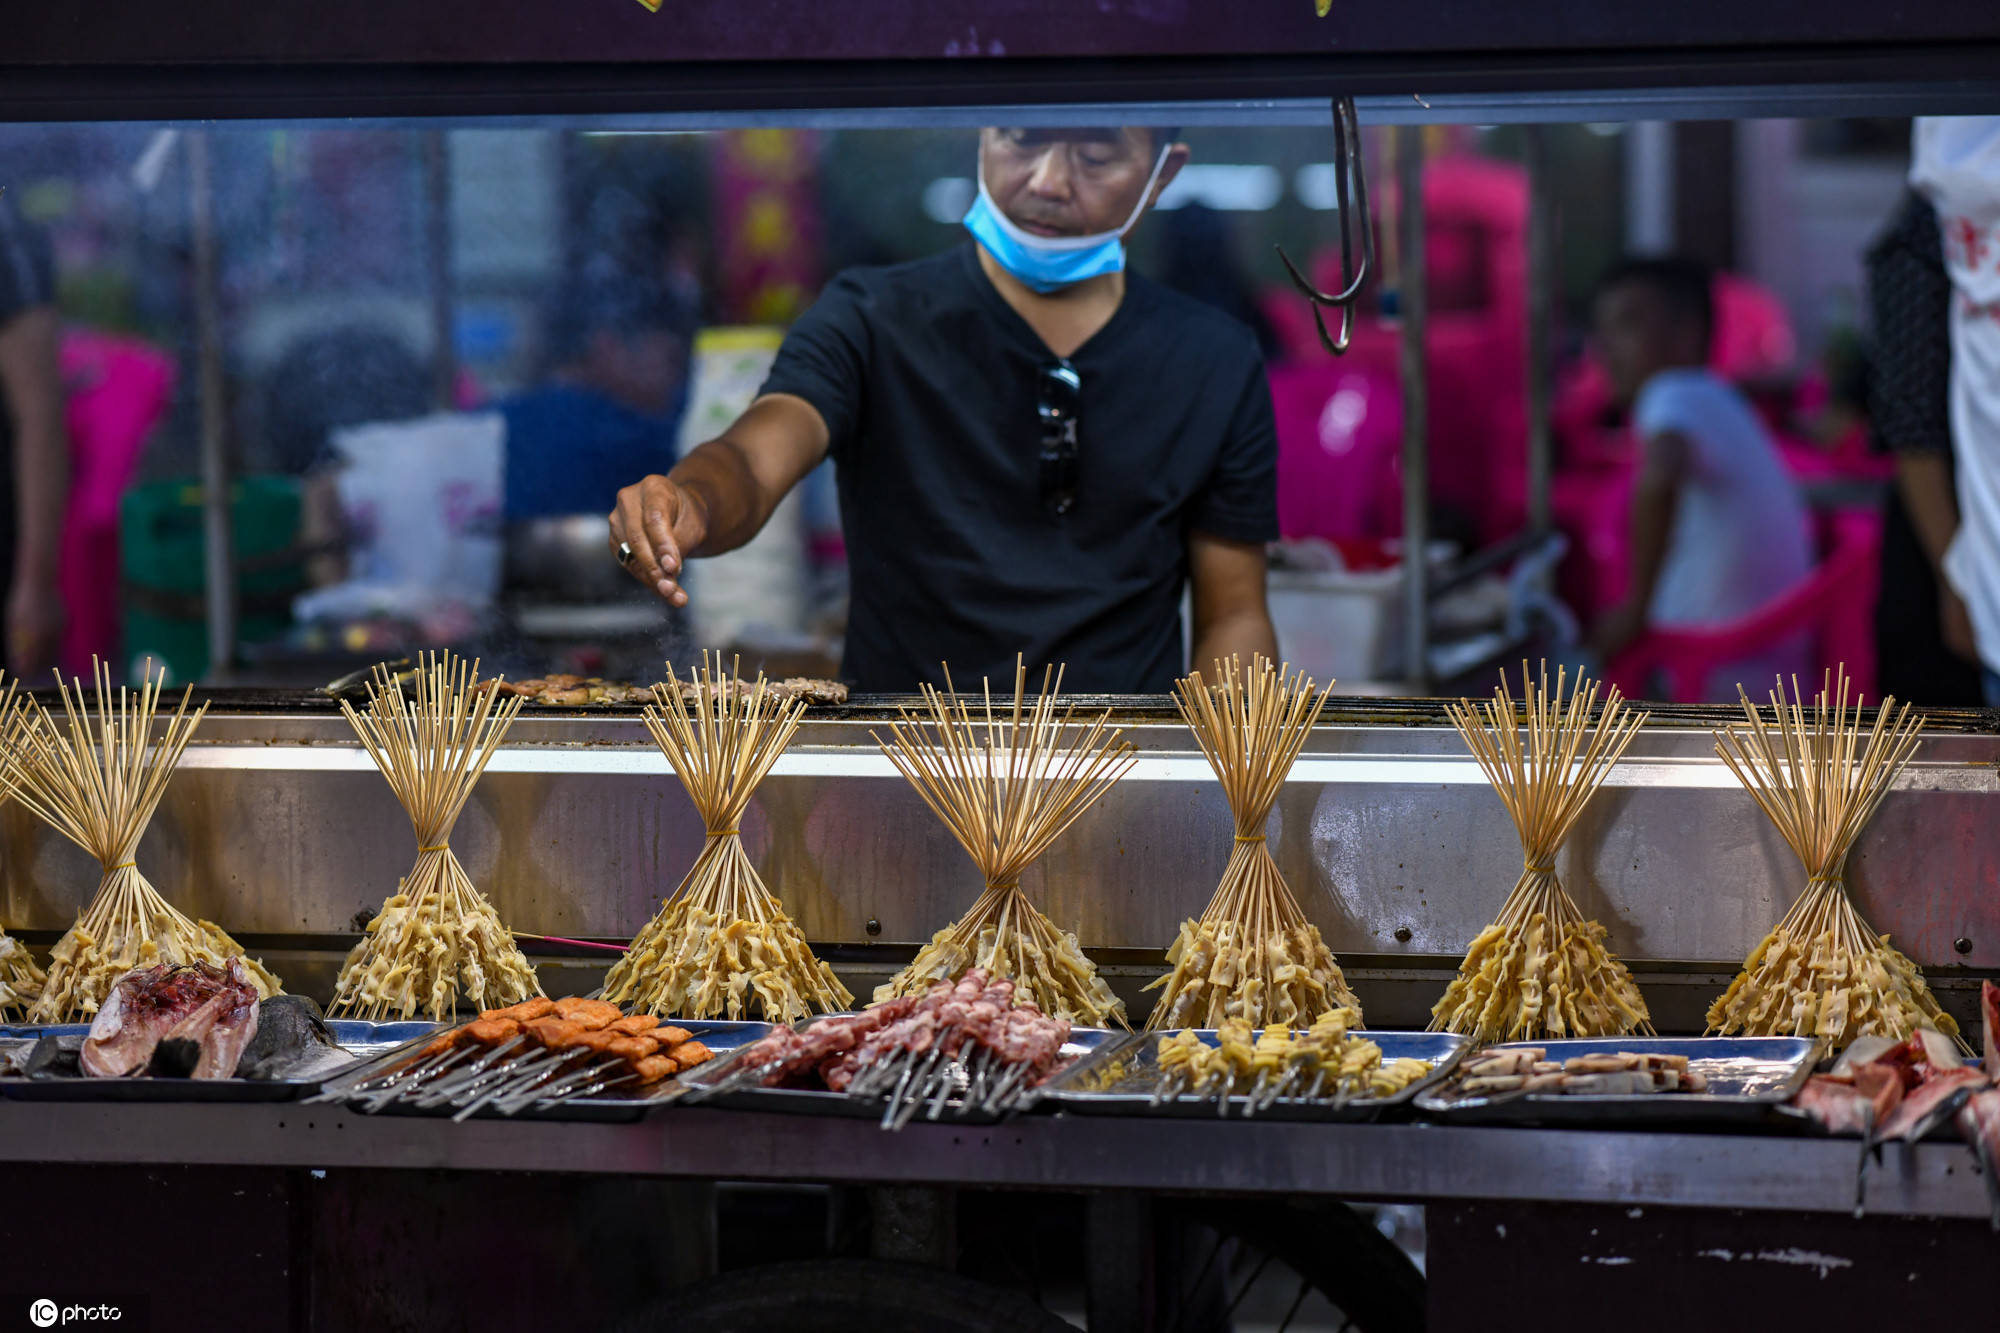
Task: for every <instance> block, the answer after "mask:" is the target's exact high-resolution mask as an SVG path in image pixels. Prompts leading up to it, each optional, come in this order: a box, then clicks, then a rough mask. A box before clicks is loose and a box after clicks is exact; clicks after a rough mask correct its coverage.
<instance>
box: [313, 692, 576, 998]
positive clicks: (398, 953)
mask: <svg viewBox="0 0 2000 1333" xmlns="http://www.w3.org/2000/svg"><path fill="white" fill-rule="evenodd" d="M404 691H405V685H404V682H403V680H402V679H401V678H399V677H397V676H395V675H392V674H391V673H390V672H389V671H388V670H387V669H386V668H383V667H380V666H378V667H376V668H375V671H374V674H373V678H372V679H371V680H370V681H369V682H368V711H367V712H365V713H360V712H356V711H355V709H354V707H353V705H351V704H349V703H347V702H346V701H345V700H342V701H341V705H340V711H341V712H343V713H345V714H346V715H347V721H348V724H349V725H350V726H352V727H353V728H354V732H355V734H356V735H357V736H359V737H360V738H361V744H362V747H363V748H365V749H366V750H367V751H368V755H369V757H370V758H372V759H373V760H374V761H375V765H376V767H377V768H380V769H381V770H382V776H383V777H385V778H387V779H388V780H389V789H390V790H391V791H393V792H395V793H396V799H397V800H398V801H401V802H402V804H403V809H404V810H405V811H406V812H407V813H408V814H409V816H410V825H411V827H412V828H414V829H415V830H416V834H417V863H416V865H414V866H413V867H411V869H410V873H409V874H408V875H407V876H406V877H404V879H403V880H402V882H401V883H399V884H398V885H397V886H396V892H395V893H394V894H392V895H390V897H389V899H388V900H387V901H386V902H384V903H383V904H382V910H381V911H380V912H378V913H377V914H376V916H375V919H374V920H373V921H370V922H369V923H368V930H367V933H366V934H364V935H363V936H362V937H361V942H360V943H358V944H356V945H355V946H354V950H353V952H351V953H349V954H348V955H347V961H346V962H345V963H343V964H342V965H341V969H340V977H339V979H338V980H337V981H336V982H335V983H334V994H333V1005H332V1007H331V1008H330V1009H329V1010H328V1012H329V1013H330V1014H335V1015H354V1016H357V1017H361V1018H366V1019H371V1020H380V1019H383V1018H387V1017H388V1016H389V1015H391V1014H394V1015H396V1016H397V1017H399V1018H410V1017H412V1016H414V1015H415V1014H417V1013H418V1012H419V1011H420V1010H421V1011H422V1013H423V1014H424V1015H425V1016H426V1017H428V1018H431V1019H434V1020H436V1021H438V1022H448V1021H449V1020H450V1019H451V1016H452V1014H453V1013H454V1012H455V1011H456V1009H457V1007H458V997H459V993H460V990H461V989H463V992H464V995H465V998H466V1000H467V1001H468V1002H469V1003H471V1004H472V1005H473V1006H474V1007H475V1008H491V1007H497V1006H500V1005H508V1004H516V1003H519V1002H520V1001H522V1000H525V999H527V998H528V997H530V996H533V995H540V994H541V993H542V987H541V983H540V982H539V981H537V980H536V979H535V969H534V968H533V967H532V966H531V965H530V964H529V962H528V960H527V958H526V957H524V956H523V955H522V953H521V950H520V948H519V947H518V946H517V945H516V944H515V943H514V938H513V936H511V935H509V934H508V933H507V927H506V926H504V925H502V924H501V923H500V914H499V913H498V912H496V911H494V910H493V904H492V903H490V902H488V901H487V900H486V896H485V895H484V894H482V893H480V891H479V890H478V888H477V887H475V886H474V884H473V883H472V880H471V878H470V877H469V876H468V875H467V874H466V873H465V867H464V866H462V865H460V864H459V862H458V857H457V856H456V855H455V854H454V853H453V852H452V850H451V830H452V825H454V824H455V823H457V822H458V815H459V812H460V811H461V810H463V809H464V808H465V803H466V801H467V800H468V799H470V797H471V796H472V788H473V786H474V784H475V783H477V782H478V781H479V775H480V774H481V773H484V772H485V771H486V765H487V763H488V761H490V760H491V759H492V758H493V754H494V751H496V750H498V749H499V748H500V742H501V741H502V740H503V739H505V737H506V735H507V728H508V727H509V726H511V725H512V724H513V721H514V715H515V714H516V713H518V712H520V711H521V700H519V699H509V700H507V701H505V702H504V703H496V694H495V691H493V690H492V689H490V688H488V687H486V686H484V685H482V684H481V683H480V680H479V664H478V663H477V662H473V663H470V664H468V663H467V662H466V661H465V659H463V658H461V657H456V656H454V655H453V654H451V653H429V654H425V655H423V656H422V657H420V658H419V660H418V663H417V670H416V671H415V672H414V673H413V674H412V675H411V676H410V678H409V681H408V691H409V692H408V693H407V694H406V693H405V692H404Z"/></svg>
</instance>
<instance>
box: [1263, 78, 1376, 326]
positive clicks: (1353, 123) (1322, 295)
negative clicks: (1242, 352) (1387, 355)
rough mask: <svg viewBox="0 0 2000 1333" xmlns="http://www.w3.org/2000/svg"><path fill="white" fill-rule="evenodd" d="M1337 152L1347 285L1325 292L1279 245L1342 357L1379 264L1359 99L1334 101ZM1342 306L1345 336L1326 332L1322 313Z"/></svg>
mask: <svg viewBox="0 0 2000 1333" xmlns="http://www.w3.org/2000/svg"><path fill="white" fill-rule="evenodd" d="M1333 155H1334V183H1333V197H1334V206H1335V212H1336V216H1337V217H1338V219H1339V225H1340V280H1341V281H1342V282H1343V283H1345V284H1346V286H1345V287H1343V288H1342V289H1341V290H1340V291H1339V292H1337V293H1335V292H1323V291H1321V290H1319V288H1317V287H1315V286H1313V285H1312V283H1310V282H1308V281H1307V280H1306V275H1305V274H1303V273H1301V272H1299V266H1298V265H1297V264H1294V263H1293V262H1292V257H1291V256H1290V255H1288V254H1286V253H1285V247H1283V246H1282V245H1281V246H1278V247H1277V251H1278V258H1279V260H1280V261H1281V262H1283V264H1284V266H1285V271H1286V272H1287V273H1289V274H1291V275H1292V283H1293V285H1294V286H1296V287H1297V288H1298V289H1299V291H1300V292H1301V293H1303V294H1304V295H1305V298H1306V300H1308V301H1310V302H1311V303H1312V312H1313V324H1314V326H1315V327H1317V328H1318V329H1319V340H1320V343H1321V345H1322V346H1324V347H1325V348H1326V350H1327V351H1329V352H1332V353H1333V354H1334V355H1335V356H1339V355H1340V354H1341V353H1343V352H1345V351H1346V350H1347V348H1348V344H1349V343H1350V342H1351V341H1352V340H1353V336H1354V302H1355V300H1356V299H1357V298H1358V297H1359V296H1360V295H1361V288H1362V287H1363V285H1364V284H1366V283H1367V281H1368V273H1369V270H1370V269H1372V268H1374V266H1375V229H1374V227H1373V225H1372V224H1371V222H1370V219H1369V216H1368V175H1367V172H1366V170H1365V169H1364V167H1363V165H1362V153H1361V124H1360V121H1359V120H1358V119H1357V118H1356V116H1355V114H1354V99H1353V98H1351V97H1336V98H1334V99H1333ZM1350 179H1351V180H1352V182H1353V189H1354V197H1353V199H1352V200H1351V201H1350V200H1349V198H1348V184H1349V181H1350ZM1357 225H1358V226H1359V228H1360V231H1361V267H1360V268H1358V269H1357V268H1356V267H1355V266H1354V229H1355V227H1356V226H1357ZM1330 305H1331V306H1339V307H1340V336H1339V337H1337V338H1336V337H1334V336H1333V335H1331V334H1329V333H1328V332H1327V331H1326V318H1325V316H1324V315H1323V314H1322V313H1321V311H1322V309H1323V308H1324V307H1326V306H1330Z"/></svg>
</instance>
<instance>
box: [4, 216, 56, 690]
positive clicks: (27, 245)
mask: <svg viewBox="0 0 2000 1333" xmlns="http://www.w3.org/2000/svg"><path fill="white" fill-rule="evenodd" d="M0 184H4V182H0ZM60 332H61V326H60V322H59V320H58V318H57V315H56V307H55V271H54V266H53V264H52V263H51V260H50V255H49V247H48V242H47V238H46V237H45V236H44V235H43V234H42V233H41V232H40V231H38V230H36V229H35V228H33V227H31V226H29V225H28V223H26V222H25V221H23V220H22V218H21V216H20V214H19V213H17V212H15V210H14V205H13V201H12V200H11V199H10V198H9V197H8V193H7V192H6V191H5V190H4V189H0V593H4V595H5V596H6V599H7V601H6V610H7V644H6V661H7V669H8V671H9V672H11V673H12V674H13V675H15V676H16V677H26V678H27V679H28V680H29V682H30V683H31V684H36V685H39V684H44V683H46V682H45V676H46V673H47V672H48V670H49V669H50V668H51V667H53V666H54V665H55V664H56V657H57V654H58V652H59V651H60V649H61V646H62V629H63V604H62V593H61V591H60V590H59V589H58V588H57V586H56V560H57V556H58V553H59V551H60V549H61V545H62V525H63V507H64V504H65V503H66V501H67V500H68V498H69V442H68V437H67V436H66V435H65V434H64V429H63V389H62V373H61V370H60V369H59V365H58V362H57V355H56V345H57V339H58V335H59V334H60Z"/></svg>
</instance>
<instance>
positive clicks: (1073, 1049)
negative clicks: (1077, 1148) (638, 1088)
mask: <svg viewBox="0 0 2000 1333" xmlns="http://www.w3.org/2000/svg"><path fill="white" fill-rule="evenodd" d="M839 1016H840V1015H836V1014H827V1015H824V1017H827V1018H835V1017H839ZM819 1021H820V1020H819V1019H818V1018H812V1019H807V1020H806V1022H804V1023H801V1024H798V1025H797V1026H799V1027H807V1026H810V1025H811V1024H813V1023H816V1022H819ZM1131 1040H1132V1034H1131V1033H1130V1032H1127V1031H1125V1030H1124V1029H1123V1028H1071V1029H1070V1030H1069V1040H1068V1041H1067V1042H1065V1043H1063V1054H1064V1055H1065V1056H1070V1057H1073V1058H1074V1059H1076V1060H1077V1061H1078V1062H1079V1063H1080V1062H1082V1061H1083V1060H1086V1059H1089V1058H1091V1057H1092V1056H1093V1055H1095V1054H1096V1053H1098V1052H1100V1051H1111V1050H1115V1049H1117V1048H1119V1047H1122V1046H1124V1045H1125V1044H1126V1043H1128V1042H1130V1041H1131ZM735 1063H736V1061H735V1060H734V1059H730V1060H715V1061H711V1062H710V1063H708V1064H705V1065H703V1066H702V1067H701V1068H699V1069H695V1070H691V1071H689V1073H688V1074H687V1075H685V1076H684V1077H683V1078H682V1079H681V1083H682V1088H683V1091H684V1092H688V1093H693V1092H697V1091H699V1090H701V1089H702V1088H704V1087H710V1086H713V1085H714V1084H716V1083H720V1082H721V1081H722V1080H723V1079H724V1078H726V1077H727V1076H728V1074H729V1071H730V1068H731V1066H733V1065H734V1064H735ZM1056 1077H1057V1078H1060V1077H1062V1075H1061V1074H1058V1075H1057V1076H1056ZM701 1104H702V1105H703V1106H731V1107H740V1108H741V1109H743V1110H746V1111H782V1112H786V1113H788V1114H794V1115H832V1116H845V1117H848V1118H851V1119H855V1120H879V1119H881V1118H882V1109H883V1107H884V1105H886V1103H884V1102H882V1101H880V1100H878V1099H876V1098H872V1097H853V1096H849V1095H848V1094H847V1093H844V1092H827V1091H824V1090H817V1089H810V1088H756V1087H753V1088H737V1089H735V1090H733V1091H730V1092H724V1093H720V1094H718V1095H716V1096H713V1097H707V1098H704V1099H703V1100H702V1103H701ZM918 1118H919V1119H925V1118H927V1117H926V1116H925V1115H923V1114H920V1115H919V1116H918ZM1006 1118H1007V1112H1004V1111H1003V1112H1000V1113H998V1114H995V1115H988V1114H986V1113H984V1112H979V1111H966V1110H964V1109H963V1108H961V1107H959V1106H958V1105H957V1104H956V1103H952V1102H947V1103H946V1104H945V1107H944V1111H943V1113H942V1114H941V1115H940V1116H939V1119H943V1120H949V1121H951V1123H953V1124H955V1125H991V1124H997V1123H999V1122H1000V1121H1002V1120H1005V1119H1006Z"/></svg>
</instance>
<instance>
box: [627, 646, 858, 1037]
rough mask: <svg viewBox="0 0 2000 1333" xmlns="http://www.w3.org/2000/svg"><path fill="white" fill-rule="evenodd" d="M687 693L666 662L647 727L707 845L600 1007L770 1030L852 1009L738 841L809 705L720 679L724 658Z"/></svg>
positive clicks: (705, 665) (705, 666)
mask: <svg viewBox="0 0 2000 1333" xmlns="http://www.w3.org/2000/svg"><path fill="white" fill-rule="evenodd" d="M690 685H691V686H694V687H695V688H690V689H682V688H681V683H680V681H679V680H678V679H677V678H676V677H675V675H674V669H673V667H672V666H671V665H669V666H668V667H667V680H666V683H665V684H661V685H655V686H654V687H653V697H654V699H655V700H656V701H657V706H655V707H648V708H647V709H646V713H645V720H646V729H647V730H648V731H650V732H652V734H653V740H654V743H655V744H657V745H658V746H659V747H660V750H661V751H662V752H663V753H664V754H665V755H666V756H667V762H668V763H670V764H672V765H673V768H674V772H676V773H678V774H679V775H680V779H681V785H683V786H684V787H686V788H687V793H688V796H689V797H690V798H691V799H692V800H693V801H694V805H695V809H696V811H698V812H699V813H700V815H701V817H702V822H703V825H704V827H705V829H706V838H705V840H704V842H703V844H702V849H701V854H700V855H699V856H697V857H696V858H695V862H694V866H693V868H692V869H690V870H689V871H688V873H687V876H686V878H684V879H682V880H681V882H680V886H679V887H678V888H676V889H675V890H674V892H673V893H672V894H671V895H669V896H668V898H667V900H666V901H665V902H664V903H663V904H662V905H661V907H660V910H659V912H658V913H657V914H655V916H654V917H653V919H652V920H651V921H649V922H647V923H646V925H645V927H644V928H643V929H641V930H640V932H639V934H638V937H637V938H635V939H634V940H633V941H632V945H631V947H630V948H629V949H628V950H627V951H626V953H625V956H624V957H623V958H621V959H619V960H618V962H617V963H615V964H614V965H613V966H612V968H611V971H610V973H609V974H608V975H607V976H606V977H605V981H604V998H605V999H607V1000H610V1001H612V1002H613V1003H614V1004H629V1005H632V1006H633V1007H634V1012H639V1011H642V1010H643V1011H645V1012H649V1013H654V1014H661V1015H666V1014H672V1015H675V1016H676V1017H683V1018H719V1017H724V1016H726V1017H728V1018H732V1019H740V1018H749V1017H753V1016H761V1017H762V1018H764V1019H765V1020H767V1021H769V1022H773V1023H793V1022H796V1021H798V1020H799V1019H801V1018H805V1017H807V1016H808V1015H810V1014H813V1013H816V1012H817V1013H831V1012H834V1011H836V1010H840V1009H845V1008H847V1007H848V1006H849V1005H851V1004H852V1003H853V1002H854V996H853V995H852V994H851V993H850V992H849V991H848V989H847V988H846V987H845V986H843V985H841V984H840V981H839V979H838V978H837V977H835V976H834V974H833V969H832V968H831V967H829V966H827V965H826V964H825V963H824V962H822V961H820V959H819V958H817V957H816V956H814V954H813V951H812V949H811V947H810V946H809V945H808V944H807V943H806V938H805V935H804V933H803V932H802V931H800V929H799V928H798V926H797V925H796V924H795V923H794V922H793V921H792V919H791V918H790V917H789V916H787V915H786V914H785V909H784V907H783V905H782V904H780V903H779V901H778V900H777V899H776V898H775V897H773V896H772V894H771V892H770V890H769V889H767V888H765V886H764V881H763V880H762V878H760V877H759V876H758V874H757V870H756V867H754V866H753V865H751V863H750V857H749V855H748V853H746V852H745V851H744V850H743V839H742V836H741V834H740V828H741V826H742V823H743V813H744V811H745V810H747V809H748V808H749V805H750V796H751V793H753V792H754V791H755V790H756V789H757V784H758V783H760V782H762V781H763V780H764V776H765V775H766V774H767V773H769V772H770V771H771V766H772V765H773V764H775V763H776V762H777V761H778V756H779V755H781V754H783V753H784V752H785V747H786V746H787V745H789V744H791V740H792V734H793V733H794V732H795V731H797V730H798V725H799V719H800V718H801V717H802V716H803V715H804V713H805V710H806V700H805V699H804V697H802V696H798V695H794V696H792V697H790V698H789V699H783V698H780V696H779V695H778V694H777V693H776V692H775V691H774V690H772V689H771V688H770V686H769V684H768V683H767V682H766V681H765V679H764V676H763V674H762V673H761V672H760V673H758V676H757V679H756V682H755V684H754V685H748V686H746V685H745V684H744V683H743V682H742V681H741V680H740V679H738V678H737V677H736V676H735V675H734V673H725V672H724V671H723V670H722V655H721V654H720V653H717V654H716V655H715V659H714V665H713V666H711V665H710V664H709V659H708V657H707V655H706V654H704V655H703V659H702V665H701V668H700V670H699V673H698V675H697V677H696V678H695V680H694V681H692V682H690ZM690 696H692V698H690Z"/></svg>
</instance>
